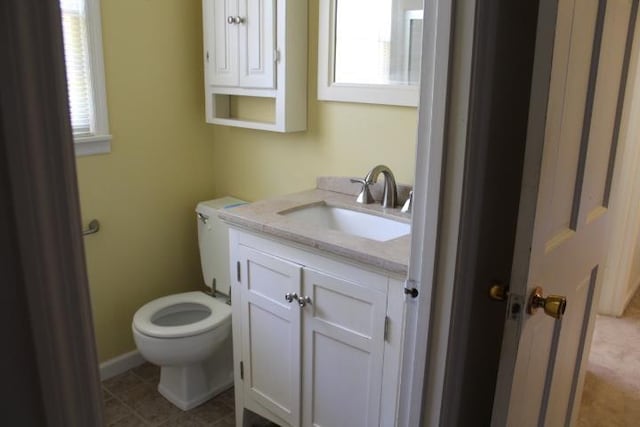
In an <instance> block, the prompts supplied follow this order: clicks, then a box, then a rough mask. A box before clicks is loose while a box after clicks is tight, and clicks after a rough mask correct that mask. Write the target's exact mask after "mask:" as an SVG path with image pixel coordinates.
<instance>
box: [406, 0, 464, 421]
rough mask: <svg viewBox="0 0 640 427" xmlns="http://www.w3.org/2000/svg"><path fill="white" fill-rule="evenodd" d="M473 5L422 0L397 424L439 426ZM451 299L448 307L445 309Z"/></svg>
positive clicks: (460, 176)
mask: <svg viewBox="0 0 640 427" xmlns="http://www.w3.org/2000/svg"><path fill="white" fill-rule="evenodd" d="M475 5H476V0H458V1H456V0H426V1H425V4H424V19H425V22H424V27H423V28H424V29H425V30H426V31H424V33H423V42H422V67H421V68H422V71H421V81H420V104H421V105H420V108H419V113H418V137H417V139H418V144H417V153H416V174H415V183H414V207H413V215H412V241H411V257H410V260H409V271H408V280H413V281H414V282H415V287H416V288H417V289H418V290H419V295H418V297H417V298H415V299H411V298H408V297H407V298H405V307H406V310H405V313H406V314H405V329H404V342H403V353H402V354H403V356H402V357H403V359H402V367H401V376H400V397H399V410H398V422H397V425H398V426H417V425H427V426H429V425H434V426H435V425H438V424H439V419H440V408H441V403H442V392H443V386H444V376H443V373H444V367H445V364H446V360H445V358H446V351H447V341H448V333H449V323H450V301H451V298H452V296H451V287H450V286H447V284H448V283H451V282H452V278H453V273H454V269H455V259H456V252H457V240H458V223H459V215H460V196H461V189H462V180H461V178H462V174H463V171H464V151H465V144H466V142H465V141H466V123H467V115H468V114H467V109H468V98H469V81H470V80H469V78H470V73H471V51H472V44H473V22H474V20H473V17H474V11H475ZM448 302H449V304H448Z"/></svg>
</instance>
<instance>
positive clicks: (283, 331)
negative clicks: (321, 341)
mask: <svg viewBox="0 0 640 427" xmlns="http://www.w3.org/2000/svg"><path fill="white" fill-rule="evenodd" d="M238 248H239V249H238V254H239V256H240V261H241V272H240V277H241V286H242V290H241V302H240V304H242V319H240V321H241V322H242V357H243V360H242V362H243V367H244V369H243V371H244V372H243V384H244V399H245V402H244V404H245V406H246V407H247V408H249V409H251V410H254V411H260V410H261V409H267V410H268V411H269V412H271V413H273V414H275V415H277V416H278V417H280V418H281V419H283V420H285V421H286V422H287V423H288V424H289V425H290V426H292V427H295V426H299V425H300V384H301V379H300V357H301V355H300V316H301V310H300V308H299V307H298V304H297V303H296V301H293V303H289V302H287V300H286V299H285V294H287V293H292V294H293V293H296V294H297V295H299V294H300V290H301V289H300V285H301V281H300V280H301V271H302V267H301V266H299V265H297V264H293V263H290V262H287V261H284V260H282V259H280V258H276V257H273V256H270V255H267V254H264V253H262V252H259V251H256V250H254V249H251V248H248V247H245V246H242V245H240V246H239V247H238ZM236 304H237V302H236ZM236 364H237V363H236Z"/></svg>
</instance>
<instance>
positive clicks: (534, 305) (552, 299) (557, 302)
mask: <svg viewBox="0 0 640 427" xmlns="http://www.w3.org/2000/svg"><path fill="white" fill-rule="evenodd" d="M542 292H543V291H542V288H541V287H539V286H538V287H536V288H535V289H534V290H533V292H532V293H531V296H530V297H529V304H528V305H527V313H529V314H535V313H536V312H537V311H538V309H539V308H543V309H544V313H545V314H546V315H548V316H551V317H553V318H554V319H557V320H560V319H562V316H563V315H564V311H565V310H566V308H567V298H566V297H563V296H560V295H549V296H548V297H546V298H545V297H544V296H543V294H542Z"/></svg>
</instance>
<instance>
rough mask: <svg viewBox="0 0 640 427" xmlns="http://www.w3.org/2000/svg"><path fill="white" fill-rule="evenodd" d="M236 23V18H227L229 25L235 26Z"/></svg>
mask: <svg viewBox="0 0 640 427" xmlns="http://www.w3.org/2000/svg"><path fill="white" fill-rule="evenodd" d="M235 23H236V18H234V17H233V16H227V24H235Z"/></svg>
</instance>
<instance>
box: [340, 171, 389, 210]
mask: <svg viewBox="0 0 640 427" xmlns="http://www.w3.org/2000/svg"><path fill="white" fill-rule="evenodd" d="M380 174H382V175H384V193H383V195H382V203H381V204H382V207H383V208H394V207H395V206H396V200H397V199H398V191H397V187H396V179H395V178H394V176H393V172H391V169H389V168H388V167H387V166H385V165H378V166H376V167H374V168H373V169H371V170H370V171H369V173H368V174H367V176H365V177H364V179H352V180H351V182H359V183H361V184H362V191H361V192H360V194H359V195H358V198H357V200H356V201H357V202H358V203H365V204H366V203H373V201H374V200H373V197H372V196H371V193H370V192H369V186H370V185H372V184H375V183H376V181H377V180H378V176H379V175H380Z"/></svg>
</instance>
